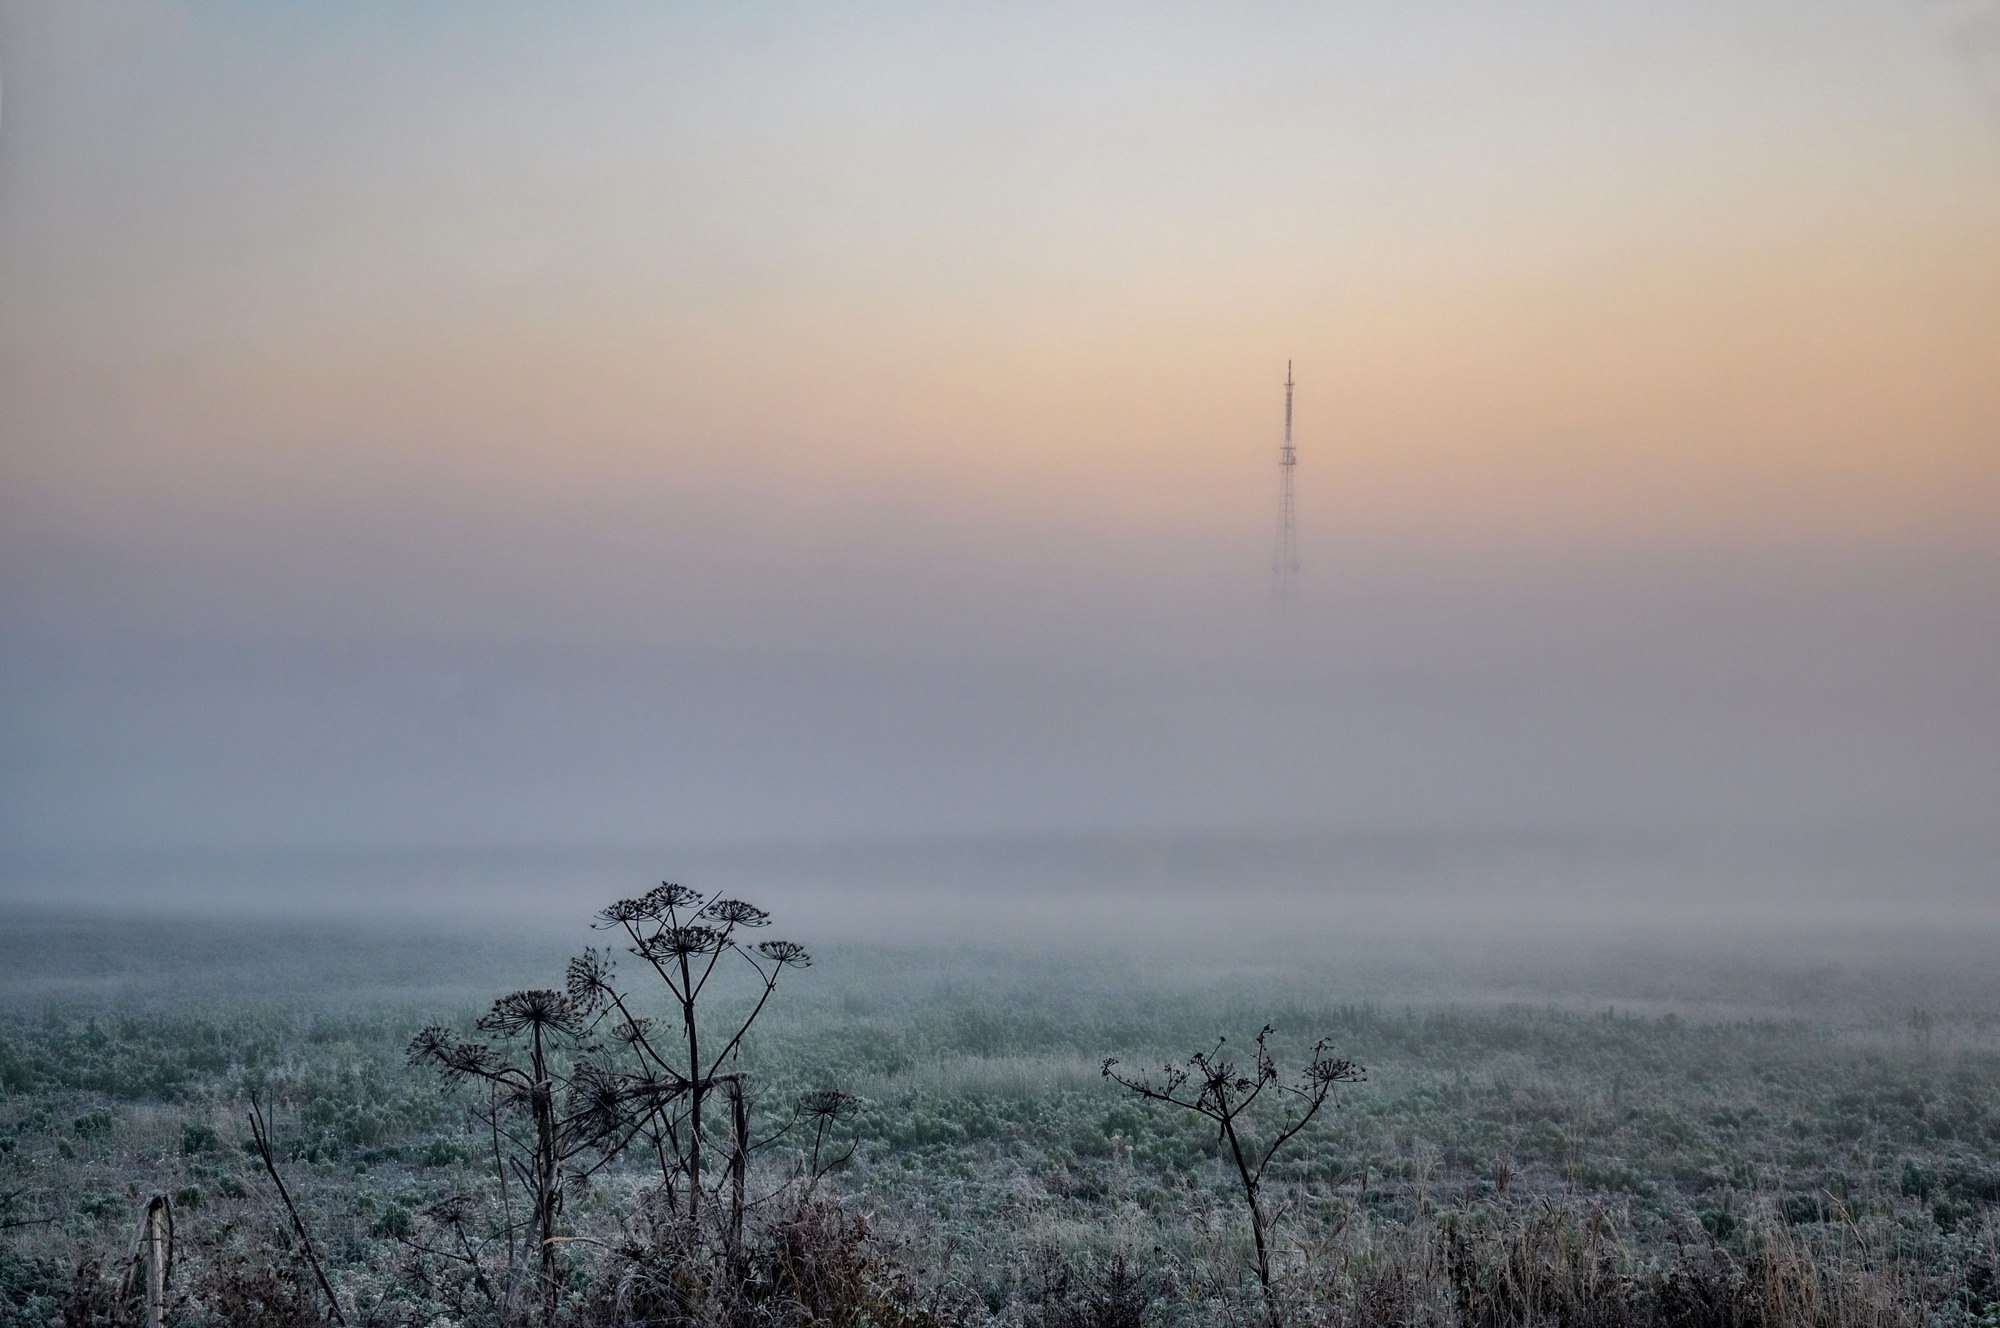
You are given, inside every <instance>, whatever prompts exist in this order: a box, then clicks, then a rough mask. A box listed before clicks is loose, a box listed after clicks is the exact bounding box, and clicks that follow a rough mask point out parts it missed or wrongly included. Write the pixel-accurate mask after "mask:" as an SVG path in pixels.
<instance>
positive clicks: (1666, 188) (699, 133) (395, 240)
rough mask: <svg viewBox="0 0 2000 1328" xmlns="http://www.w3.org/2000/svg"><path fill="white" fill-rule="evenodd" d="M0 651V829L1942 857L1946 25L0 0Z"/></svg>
mask: <svg viewBox="0 0 2000 1328" xmlns="http://www.w3.org/2000/svg"><path fill="white" fill-rule="evenodd" d="M1288 362H1289V363H1291V364H1292V365H1294V366H1295V372H1296V376H1297V381H1298V389H1297V427H1296V439H1297V444H1298V449H1299V457H1300V462H1299V467H1298V493H1299V498H1298V529H1299V543H1300V547H1301V560H1302V565H1303V570H1302V592H1301V596H1300V598H1299V600H1298V601H1297V602H1296V603H1294V604H1290V605H1284V606H1275V605H1273V603H1272V602H1271V596H1270V559H1271V550H1272V540H1273V525H1274V517H1275V508H1276V493H1277V468H1276V460H1277V451H1278V444H1279V437H1280V429H1281V422H1282V409H1283V389H1282V387H1281V384H1282V383H1283V381H1284V375H1285V370H1286V365H1287V363H1288ZM0 648H4V659H0V666H4V676H0V840H4V842H5V843H7V844H9V845H11V846H12V847H13V848H15V849H19V850H23V851H26V850H40V849H63V848H75V847H89V846H104V845H115V846H123V847H128V848H135V849H144V848H146V847H148V846H223V847H227V846H232V845H236V846H252V847H257V848H283V847H286V846H307V847H326V846H382V845H438V844H515V843H519V844H530V843H532V844H577V843H596V842H605V843H611V842H615V843H643V842H655V841H669V840H685V841H703V842H710V841H747V840H759V839H769V840H800V839H807V840H810V839H814V838H816V837H817V838H828V837H832V838H841V837H870V836H877V837H880V836H888V837H894V836H924V835H980V834H996V833H1007V834H1012V833H1039V832H1075V831H1092V830H1104V831H1116V832H1121V833H1123V832H1132V831H1154V830H1173V831H1177V832H1178V831H1184V830H1213V831H1218V832H1220V831H1225V830H1241V829H1250V830H1259V829H1262V830H1271V831H1273V832H1276V831H1285V832H1293V831H1306V832H1315V833H1317V832H1321V831H1328V830H1337V829H1340V828H1342V827H1350V828H1368V827H1376V828H1380V827H1406V828H1408V827H1415V828H1419V829H1421V828H1423V827H1447V826H1456V827H1464V826H1485V827H1496V828H1501V829H1505V828H1510V827H1569V828H1578V829H1588V828H1593V827H1596V828H1603V827H1611V828H1627V827H1655V828H1660V827H1664V828H1667V829H1675V828H1678V829H1679V830H1680V831H1681V832H1684V833H1688V834H1699V833H1705V832H1706V831H1707V830H1711V829H1714V828H1717V827H1731V828H1734V829H1738V830H1740V829H1743V828H1745V827H1751V828H1754V827H1763V826H1785V827H1791V828H1794V829H1798V830H1801V831H1803V832H1807V833H1810V832H1813V831H1814V830H1815V829H1816V828H1818V829H1824V828H1829V827H1847V828H1851V827H1853V826H1856V825H1863V826H1873V825H1879V826H1882V827H1885V828H1888V829H1894V830H1898V831H1917V832H1923V833H1936V834H1939V835H1943V836H1947V837H1949V836H1952V835H1960V834H1970V833H1974V832H1976V831H1978V830H1979V829H1980V828H1981V827H1982V826H1984V825H1985V824H1986V822H1988V821H1989V820H1990V819H1991V812H1992V806H1993V802H1994V790H1995V789H2000V668H1995V667H1994V663H1993V661H1994V659H1995V658H1996V656H2000V6H1996V5H1992V4H1987V3H1979V2H1977V0H1957V2H1947V0H1813V2H1812V3H1805V2H1803V0H1800V2H1797V3H1794V2H1792V0H1730V2H1729V3H1710V2H1709V0H1689V2H1688V3H1683V4H1676V5H1670V6H1669V5H1644V6H1642V5H1625V4H1599V3H1583V2H1582V0H1524V3H1520V4H1512V5H1507V6H1486V5H1475V4H1469V3H1459V4H1443V3H1415V4H1398V5H1360V4H1332V5H1327V4H1319V5H1305V4H1301V5H1283V4H1244V5H1231V6H1195V5H1185V6H1183V5H1130V6H1123V5H1074V4H1062V5H1053V4H1051V5H1036V4H1026V3H1023V4H1008V5H995V6H942V5H929V4H925V5H917V4H911V5H896V4H869V5H839V4H817V3H773V4H768V5H756V6H736V5H696V4H666V3H661V4H636V3H635V4H620V3H609V2H594V3H585V4H579V5H573V6H560V7H558V6H547V5H529V4H508V3H496V4H470V3H438V4H431V5H425V6H405V5H399V4H398V5H391V4H373V3H348V4H340V5H318V4H277V5H274V4H266V3H247V2H245V3H230V2H226V0H213V2H208V3H193V2H189V3H166V2H165V0H130V2H129V3H119V4H108V3H97V2H96V0H9V2H8V3H5V4H0Z"/></svg>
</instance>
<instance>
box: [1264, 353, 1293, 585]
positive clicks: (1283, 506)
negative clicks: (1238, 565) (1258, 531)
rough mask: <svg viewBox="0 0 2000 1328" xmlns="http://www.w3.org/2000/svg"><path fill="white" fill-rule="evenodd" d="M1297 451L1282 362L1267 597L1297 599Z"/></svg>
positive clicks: (1289, 381) (1288, 375)
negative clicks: (1281, 426) (1281, 435)
mask: <svg viewBox="0 0 2000 1328" xmlns="http://www.w3.org/2000/svg"><path fill="white" fill-rule="evenodd" d="M1298 465H1299V455H1298V451H1297V450H1296V449H1295V448H1294V447H1293V446H1292V362H1291V361H1290V360H1286V361H1285V443H1284V446H1283V447H1282V448H1280V449H1279V452H1278V541H1277V546H1276V548H1275V549H1274V550H1273V551H1272V554H1271V597H1272V598H1273V599H1279V600H1292V599H1297V598H1298V597H1299V517H1298V499H1297V492H1296V481H1295V480H1294V478H1293V477H1294V474H1295V473H1296V471H1297V470H1298Z"/></svg>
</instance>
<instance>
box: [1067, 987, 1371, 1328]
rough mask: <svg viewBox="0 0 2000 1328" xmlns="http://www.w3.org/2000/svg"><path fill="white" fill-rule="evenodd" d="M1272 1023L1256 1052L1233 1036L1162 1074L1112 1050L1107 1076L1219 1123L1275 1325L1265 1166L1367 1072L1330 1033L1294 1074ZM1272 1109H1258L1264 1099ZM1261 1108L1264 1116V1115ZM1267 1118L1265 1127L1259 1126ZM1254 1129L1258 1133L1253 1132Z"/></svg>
mask: <svg viewBox="0 0 2000 1328" xmlns="http://www.w3.org/2000/svg"><path fill="white" fill-rule="evenodd" d="M1275 1032H1277V1029H1275V1028H1273V1027H1272V1026H1271V1025H1269V1024H1266V1025H1264V1027H1263V1028H1262V1029H1261V1030H1259V1031H1258V1034H1257V1037H1256V1040H1255V1041H1254V1042H1253V1043H1252V1044H1251V1047H1252V1050H1251V1055H1250V1057H1249V1059H1248V1060H1245V1061H1236V1060H1232V1059H1230V1057H1229V1056H1228V1054H1227V1048H1228V1040H1227V1039H1225V1038H1217V1039H1216V1042H1215V1046H1213V1047H1212V1048H1210V1049H1209V1050H1207V1051H1197V1052H1195V1053H1194V1054H1192V1055H1190V1056H1189V1057H1187V1058H1186V1059H1185V1060H1179V1061H1168V1062H1166V1063H1165V1064H1164V1065H1162V1066H1161V1067H1160V1070H1159V1073H1158V1074H1157V1075H1150V1076H1149V1075H1135V1074H1129V1073H1125V1072H1123V1071H1120V1070H1119V1068H1118V1060H1117V1058H1116V1057H1107V1058H1106V1059H1105V1061H1104V1064H1103V1067H1102V1070H1103V1075H1104V1077H1105V1078H1106V1079H1109V1080H1110V1081H1111V1082H1113V1083H1115V1084H1117V1085H1119V1086H1120V1087H1121V1088H1123V1089H1125V1090H1126V1091H1127V1092H1129V1093H1131V1094H1133V1095H1134V1096H1136V1097H1140V1098H1143V1099H1145V1100H1146V1101H1148V1102H1163V1103H1166V1104H1168V1105H1169V1106H1175V1107H1180V1108H1181V1109H1183V1110H1185V1111H1192V1112H1194V1113H1195V1114H1196V1115H1199V1116H1205V1117H1207V1118H1208V1119H1209V1120H1210V1121H1213V1122H1214V1123H1215V1127H1216V1141H1217V1143H1218V1144H1219V1145H1220V1146H1221V1147H1222V1148H1223V1150H1224V1151H1225V1153H1226V1154H1227V1156H1228V1158H1229V1160H1230V1162H1231V1163H1232V1164H1233V1165H1234V1167H1235V1169H1236V1175H1237V1179H1238V1180H1239V1181H1240V1182H1241V1184H1242V1187H1243V1200H1244V1204H1245V1206H1246V1207H1247V1208H1248V1209H1249V1213H1250V1233H1251V1236H1252V1237H1253V1238H1254V1240H1255V1242H1256V1246H1257V1282H1258V1285H1259V1286H1260V1287H1261V1288H1262V1290H1263V1293H1264V1313H1265V1317H1266V1319H1267V1320H1268V1321H1269V1322H1270V1324H1271V1328H1282V1324H1281V1320H1282V1316H1281V1313H1280V1311H1279V1308H1278V1299H1277V1294H1276V1291H1275V1289H1274V1288H1273V1286H1272V1282H1271V1243H1270V1229H1271V1213H1270V1210H1269V1209H1268V1208H1267V1207H1266V1205H1265V1203H1264V1174H1265V1172H1266V1171H1268V1170H1269V1169H1270V1166H1271V1159H1272V1158H1274V1157H1276V1156H1277V1155H1278V1152H1279V1150H1281V1149H1282V1148H1284V1146H1285V1145H1286V1144H1288V1143H1290V1142H1291V1141H1292V1140H1293V1139H1296V1138H1297V1137H1298V1135H1299V1132H1300V1131H1302V1130H1304V1129H1305V1128H1306V1126H1307V1125H1308V1124H1310V1123H1311V1122H1312V1119H1313V1118H1314V1117H1315V1116H1317V1115H1319V1113H1320V1110H1321V1109H1322V1108H1324V1107H1325V1106H1326V1105H1327V1103H1328V1102H1330V1101H1332V1100H1333V1093H1334V1089H1335V1088H1337V1087H1338V1086H1340V1085H1341V1084H1352V1083H1359V1082H1361V1081H1362V1080H1363V1079H1365V1078H1366V1077H1367V1072H1366V1071H1365V1070H1363V1069H1362V1067H1361V1066H1359V1065H1357V1064H1356V1063H1355V1062H1353V1061H1351V1060H1348V1059H1346V1058H1345V1057H1342V1056H1334V1055H1331V1054H1329V1052H1328V1043H1327V1040H1326V1039H1324V1038H1322V1039H1320V1040H1319V1041H1318V1042H1316V1043H1314V1044H1313V1047H1312V1051H1311V1053H1310V1054H1309V1055H1308V1056H1307V1058H1306V1062H1305V1064H1304V1066H1302V1067H1301V1068H1300V1069H1299V1070H1298V1071H1297V1072H1295V1073H1294V1074H1292V1075H1291V1076H1289V1077H1287V1076H1284V1075H1281V1074H1280V1073H1279V1071H1278V1064H1277V1060H1276V1058H1275V1057H1274V1056H1273V1055H1272V1054H1271V1035H1272V1034H1273V1033H1275ZM1260 1101H1261V1102H1262V1103H1263V1104H1264V1107H1265V1108H1274V1110H1270V1111H1268V1112H1267V1113H1260V1112H1259V1111H1253V1108H1256V1107H1257V1106H1258V1103H1259V1102H1260ZM1260 1115H1261V1116H1262V1120H1261V1122H1260V1119H1259V1118H1260ZM1253 1123H1260V1124H1261V1128H1258V1124H1253ZM1253 1130H1254V1133H1253Z"/></svg>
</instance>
